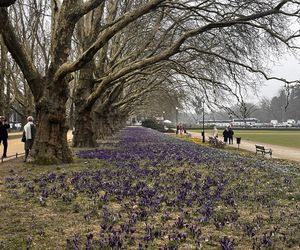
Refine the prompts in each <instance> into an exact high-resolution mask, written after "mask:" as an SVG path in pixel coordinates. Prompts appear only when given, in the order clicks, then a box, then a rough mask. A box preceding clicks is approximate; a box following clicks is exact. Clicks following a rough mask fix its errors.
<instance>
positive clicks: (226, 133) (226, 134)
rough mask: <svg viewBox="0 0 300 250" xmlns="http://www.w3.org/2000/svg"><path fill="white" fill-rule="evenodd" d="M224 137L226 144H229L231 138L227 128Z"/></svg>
mask: <svg viewBox="0 0 300 250" xmlns="http://www.w3.org/2000/svg"><path fill="white" fill-rule="evenodd" d="M223 137H224V142H225V143H226V144H227V141H228V137H229V131H228V128H227V127H226V128H225V130H224V131H223Z"/></svg>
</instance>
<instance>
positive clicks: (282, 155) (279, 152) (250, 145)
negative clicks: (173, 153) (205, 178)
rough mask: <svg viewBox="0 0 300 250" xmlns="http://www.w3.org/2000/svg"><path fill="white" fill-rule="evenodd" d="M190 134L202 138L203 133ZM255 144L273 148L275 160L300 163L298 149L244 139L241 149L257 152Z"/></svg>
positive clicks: (299, 150) (233, 145)
mask: <svg viewBox="0 0 300 250" xmlns="http://www.w3.org/2000/svg"><path fill="white" fill-rule="evenodd" d="M189 133H190V134H191V135H192V137H196V138H202V136H201V133H196V132H189ZM205 138H206V137H205ZM206 140H208V136H207V138H206ZM233 141H234V142H233V143H234V144H231V145H230V146H231V147H235V148H237V147H238V145H237V144H236V139H235V138H234V140H233ZM255 144H257V145H263V146H265V148H271V149H272V152H273V155H272V157H273V158H278V159H286V160H292V161H297V162H300V149H297V148H290V147H283V146H278V145H273V144H268V143H261V142H255V141H249V140H243V138H242V140H241V144H240V149H244V150H247V151H251V152H255ZM265 157H269V155H266V156H265Z"/></svg>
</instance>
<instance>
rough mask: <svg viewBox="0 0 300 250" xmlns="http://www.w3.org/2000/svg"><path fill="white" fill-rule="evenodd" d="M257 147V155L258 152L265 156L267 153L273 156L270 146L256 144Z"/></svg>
mask: <svg viewBox="0 0 300 250" xmlns="http://www.w3.org/2000/svg"><path fill="white" fill-rule="evenodd" d="M255 149H256V152H255V154H256V155H257V153H262V155H263V156H265V154H269V155H270V158H271V157H272V149H270V148H265V146H261V145H255Z"/></svg>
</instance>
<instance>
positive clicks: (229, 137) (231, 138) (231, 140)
mask: <svg viewBox="0 0 300 250" xmlns="http://www.w3.org/2000/svg"><path fill="white" fill-rule="evenodd" d="M233 135H234V132H233V130H232V128H231V126H228V141H229V144H233Z"/></svg>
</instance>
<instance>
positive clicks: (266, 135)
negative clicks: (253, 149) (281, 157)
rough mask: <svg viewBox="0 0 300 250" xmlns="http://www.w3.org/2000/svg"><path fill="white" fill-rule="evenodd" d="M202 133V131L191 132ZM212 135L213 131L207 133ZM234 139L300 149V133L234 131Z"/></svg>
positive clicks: (220, 132)
mask: <svg viewBox="0 0 300 250" xmlns="http://www.w3.org/2000/svg"><path fill="white" fill-rule="evenodd" d="M191 131H194V132H199V133H201V131H202V130H191ZM205 133H206V135H211V134H212V130H207V131H205ZM222 133H223V130H221V129H219V137H221V138H222ZM234 137H241V138H242V141H243V140H250V141H256V142H261V143H269V144H274V145H279V146H285V147H292V148H298V149H300V131H288V130H286V131H279V130H234Z"/></svg>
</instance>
